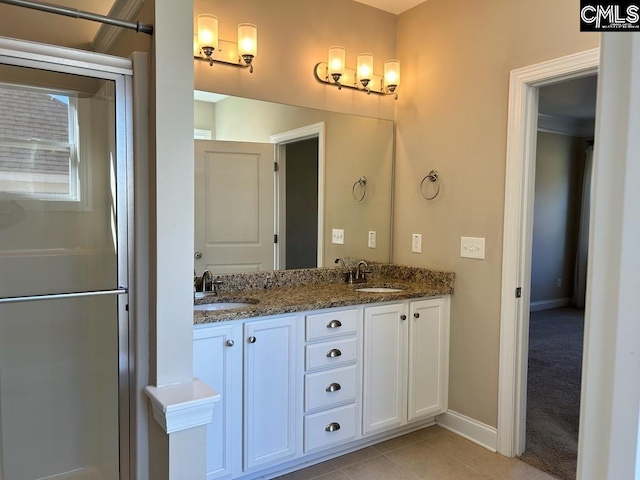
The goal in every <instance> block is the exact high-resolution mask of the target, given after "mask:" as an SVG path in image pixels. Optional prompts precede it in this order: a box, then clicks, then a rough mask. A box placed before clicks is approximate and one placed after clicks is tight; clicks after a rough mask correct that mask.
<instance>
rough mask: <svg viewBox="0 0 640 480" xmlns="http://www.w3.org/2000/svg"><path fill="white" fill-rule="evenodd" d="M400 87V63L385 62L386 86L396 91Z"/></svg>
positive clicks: (393, 61)
mask: <svg viewBox="0 0 640 480" xmlns="http://www.w3.org/2000/svg"><path fill="white" fill-rule="evenodd" d="M398 85H400V62H399V61H398V60H387V61H386V62H384V86H385V87H388V88H392V89H395V88H396V87H397V86H398Z"/></svg>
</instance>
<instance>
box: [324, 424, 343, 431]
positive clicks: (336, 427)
mask: <svg viewBox="0 0 640 480" xmlns="http://www.w3.org/2000/svg"><path fill="white" fill-rule="evenodd" d="M336 430H340V424H339V423H337V422H331V423H330V424H329V425H327V426H326V427H325V429H324V431H325V432H335V431H336Z"/></svg>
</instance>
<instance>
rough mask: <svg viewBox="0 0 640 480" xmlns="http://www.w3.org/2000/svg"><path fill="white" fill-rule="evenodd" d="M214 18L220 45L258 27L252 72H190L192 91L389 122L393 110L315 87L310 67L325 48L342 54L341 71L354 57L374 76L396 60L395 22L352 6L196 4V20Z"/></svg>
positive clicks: (389, 103)
mask: <svg viewBox="0 0 640 480" xmlns="http://www.w3.org/2000/svg"><path fill="white" fill-rule="evenodd" d="M200 13H212V14H214V15H216V16H217V17H218V22H219V28H220V38H221V39H223V40H228V41H234V42H235V41H237V40H236V39H237V25H238V23H242V22H249V23H254V24H256V25H257V26H258V54H257V56H256V58H255V60H254V63H255V72H254V73H253V74H250V73H249V72H248V71H247V70H245V69H240V68H234V67H230V66H225V65H217V64H216V65H214V66H213V67H209V64H208V63H206V62H196V64H195V88H196V89H197V90H205V91H210V92H218V93H226V94H229V95H235V96H240V97H248V98H256V99H259V100H268V101H272V102H277V103H285V104H291V105H298V106H304V107H312V108H319V109H322V110H330V111H336V112H344V113H354V114H357V115H365V116H372V117H378V118H387V119H393V118H394V115H395V102H394V101H393V99H392V98H389V97H382V96H378V95H371V96H367V95H365V94H364V93H362V92H356V91H351V90H348V89H342V90H341V91H338V90H337V88H332V87H329V86H327V85H325V84H323V83H320V82H318V81H317V80H316V78H315V76H314V67H315V65H316V64H317V63H319V62H326V61H327V51H328V48H329V47H330V46H332V45H342V46H344V47H345V48H346V52H347V66H348V67H351V68H355V64H356V55H357V54H358V53H362V52H370V53H372V54H373V55H374V60H375V72H376V73H382V71H383V62H384V61H385V60H388V59H391V58H394V57H395V55H396V23H397V17H396V16H395V15H393V14H391V13H387V12H383V11H382V10H378V9H375V8H372V7H369V6H366V5H363V4H361V3H357V2H353V1H351V0H329V1H318V2H315V1H310V0H305V1H300V0H274V1H269V2H265V1H264V0H195V2H194V31H195V29H196V27H195V25H196V17H197V15H199V14H200Z"/></svg>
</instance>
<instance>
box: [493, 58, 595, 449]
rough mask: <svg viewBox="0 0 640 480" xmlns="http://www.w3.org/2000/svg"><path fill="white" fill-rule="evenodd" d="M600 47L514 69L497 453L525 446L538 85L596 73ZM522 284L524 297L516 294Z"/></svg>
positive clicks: (508, 145) (508, 154)
mask: <svg viewBox="0 0 640 480" xmlns="http://www.w3.org/2000/svg"><path fill="white" fill-rule="evenodd" d="M599 59H600V50H599V49H598V48H596V49H593V50H588V51H585V52H581V53H577V54H574V55H569V56H566V57H561V58H557V59H553V60H550V61H547V62H543V63H539V64H536V65H530V66H527V67H523V68H520V69H517V70H512V71H511V76H510V82H509V120H508V130H507V165H506V178H505V207H504V234H503V254H502V302H501V314H500V318H501V321H500V367H499V378H498V448H497V450H498V453H501V454H503V455H506V456H508V457H513V456H516V455H520V454H521V453H522V452H523V451H524V447H525V433H526V431H525V420H526V392H527V359H528V344H529V335H528V329H529V325H528V323H529V315H528V312H529V301H530V291H531V285H530V284H531V246H532V237H533V234H532V232H533V198H534V181H535V157H536V128H537V122H538V88H539V87H541V86H545V85H549V84H553V83H557V82H561V81H565V80H570V79H573V78H579V77H584V76H589V75H594V74H596V73H597V71H598V64H599ZM517 288H520V289H521V290H520V291H521V295H522V296H521V297H520V298H516V289H517Z"/></svg>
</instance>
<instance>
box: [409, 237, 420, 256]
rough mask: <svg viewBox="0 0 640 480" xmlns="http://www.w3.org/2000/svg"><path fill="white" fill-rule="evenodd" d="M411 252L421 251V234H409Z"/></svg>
mask: <svg viewBox="0 0 640 480" xmlns="http://www.w3.org/2000/svg"><path fill="white" fill-rule="evenodd" d="M411 253H422V234H421V233H412V234H411Z"/></svg>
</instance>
